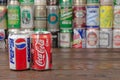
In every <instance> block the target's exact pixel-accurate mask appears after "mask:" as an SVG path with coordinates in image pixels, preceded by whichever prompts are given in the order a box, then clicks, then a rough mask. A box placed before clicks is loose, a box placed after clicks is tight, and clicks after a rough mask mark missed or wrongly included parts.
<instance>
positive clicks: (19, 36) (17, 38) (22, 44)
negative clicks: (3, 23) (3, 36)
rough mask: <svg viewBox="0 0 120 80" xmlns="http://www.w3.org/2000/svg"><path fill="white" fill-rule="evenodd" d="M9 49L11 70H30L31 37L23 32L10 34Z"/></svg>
mask: <svg viewBox="0 0 120 80" xmlns="http://www.w3.org/2000/svg"><path fill="white" fill-rule="evenodd" d="M8 47H9V48H8V49H9V67H10V69H11V70H26V69H30V36H29V35H27V34H26V33H21V32H16V33H10V34H9V37H8Z"/></svg>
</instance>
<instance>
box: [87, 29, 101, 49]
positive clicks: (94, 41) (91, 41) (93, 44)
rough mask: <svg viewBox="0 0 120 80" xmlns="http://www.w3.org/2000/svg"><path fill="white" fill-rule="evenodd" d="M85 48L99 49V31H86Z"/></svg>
mask: <svg viewBox="0 0 120 80" xmlns="http://www.w3.org/2000/svg"><path fill="white" fill-rule="evenodd" d="M86 48H99V30H98V29H94V28H91V29H87V31H86Z"/></svg>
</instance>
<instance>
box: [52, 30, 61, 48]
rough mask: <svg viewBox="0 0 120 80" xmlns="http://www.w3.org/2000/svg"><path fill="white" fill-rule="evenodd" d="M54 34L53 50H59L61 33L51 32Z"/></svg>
mask: <svg viewBox="0 0 120 80" xmlns="http://www.w3.org/2000/svg"><path fill="white" fill-rule="evenodd" d="M51 34H52V48H58V44H59V31H56V32H51Z"/></svg>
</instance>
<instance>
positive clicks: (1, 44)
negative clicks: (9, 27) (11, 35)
mask: <svg viewBox="0 0 120 80" xmlns="http://www.w3.org/2000/svg"><path fill="white" fill-rule="evenodd" d="M5 38H6V34H5V30H4V29H0V48H2V49H5V48H6V43H5Z"/></svg>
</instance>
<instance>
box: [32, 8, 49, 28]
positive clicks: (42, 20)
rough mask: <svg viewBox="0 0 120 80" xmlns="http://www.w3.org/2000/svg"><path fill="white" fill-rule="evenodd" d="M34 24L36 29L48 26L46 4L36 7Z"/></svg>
mask: <svg viewBox="0 0 120 80" xmlns="http://www.w3.org/2000/svg"><path fill="white" fill-rule="evenodd" d="M34 26H35V28H36V29H45V30H46V28H47V10H46V6H35V7H34Z"/></svg>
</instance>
